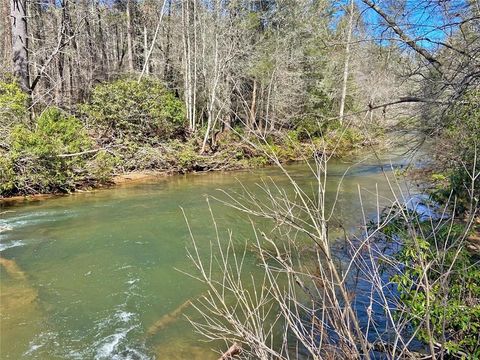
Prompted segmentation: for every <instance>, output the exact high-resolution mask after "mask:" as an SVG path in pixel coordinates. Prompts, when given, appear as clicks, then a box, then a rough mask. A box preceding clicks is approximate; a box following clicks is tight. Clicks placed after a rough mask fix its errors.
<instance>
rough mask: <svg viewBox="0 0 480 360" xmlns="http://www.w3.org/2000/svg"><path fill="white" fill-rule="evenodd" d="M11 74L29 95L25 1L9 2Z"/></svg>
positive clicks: (13, 0)
mask: <svg viewBox="0 0 480 360" xmlns="http://www.w3.org/2000/svg"><path fill="white" fill-rule="evenodd" d="M10 11H11V21H12V57H13V74H14V75H15V77H16V78H17V79H18V82H19V84H20V87H21V88H22V90H23V91H25V92H26V93H28V94H30V76H29V72H28V51H27V48H28V36H27V35H28V34H27V7H26V1H25V0H10Z"/></svg>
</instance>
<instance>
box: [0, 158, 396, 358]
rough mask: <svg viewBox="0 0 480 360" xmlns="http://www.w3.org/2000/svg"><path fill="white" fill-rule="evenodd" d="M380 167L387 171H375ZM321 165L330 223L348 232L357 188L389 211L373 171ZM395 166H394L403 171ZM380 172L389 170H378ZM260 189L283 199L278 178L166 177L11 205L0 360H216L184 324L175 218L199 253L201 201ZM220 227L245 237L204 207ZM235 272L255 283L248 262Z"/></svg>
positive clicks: (302, 178)
mask: <svg viewBox="0 0 480 360" xmlns="http://www.w3.org/2000/svg"><path fill="white" fill-rule="evenodd" d="M385 164H388V161H385ZM350 165H352V164H349V163H342V162H332V163H331V164H330V168H329V178H328V182H329V183H328V186H329V189H330V192H329V194H328V195H329V199H330V204H331V203H332V202H333V199H334V198H335V193H336V191H337V187H338V190H339V193H340V197H339V199H338V205H337V206H338V209H337V210H336V212H335V222H337V223H341V224H343V225H344V227H345V228H346V229H347V230H349V231H356V228H355V225H356V224H357V223H358V222H359V221H360V220H361V212H360V208H359V206H360V205H359V201H358V186H359V187H360V189H362V192H363V195H362V197H363V201H364V205H365V206H366V210H367V214H368V215H370V216H373V215H374V214H375V209H376V206H377V200H376V196H375V195H376V194H379V195H381V196H382V198H380V205H384V204H388V201H389V200H388V199H391V198H392V196H391V191H390V185H389V184H388V183H387V181H386V180H385V177H384V175H383V170H382V167H381V166H379V165H377V164H376V163H375V162H373V161H364V162H363V163H361V164H360V165H357V166H353V167H352V168H351V169H350V171H349V172H348V173H347V175H346V176H345V178H344V180H343V182H342V183H341V184H340V185H339V181H340V179H341V178H342V177H343V175H344V172H345V171H346V169H347V168H348V167H349V166H350ZM396 165H403V163H402V161H401V160H400V161H398V159H397V162H396ZM386 168H387V172H389V168H390V167H389V166H386ZM288 169H289V171H290V173H291V174H292V176H293V177H294V178H296V179H298V181H299V182H300V183H301V184H302V186H304V188H305V189H311V188H314V187H315V186H314V177H313V176H312V174H310V173H309V171H308V167H307V166H306V165H304V164H296V165H291V166H289V167H288ZM261 177H270V178H271V179H273V180H274V181H275V182H277V184H279V185H280V186H285V187H288V183H287V182H286V180H285V178H284V176H283V175H282V174H281V172H280V171H279V170H278V169H274V168H268V169H263V170H257V171H248V172H238V173H210V174H201V175H186V176H175V177H170V178H165V179H161V180H158V181H156V182H147V183H139V184H136V185H130V186H127V187H118V188H115V189H111V190H105V191H97V192H92V193H83V194H75V195H72V196H67V197H59V198H55V199H49V200H47V201H43V202H35V203H30V204H17V205H14V206H11V207H9V208H8V210H9V212H6V213H5V212H4V213H3V214H2V215H0V228H1V229H2V230H3V231H2V232H0V251H1V258H0V259H1V260H0V265H1V266H0V268H1V271H2V273H1V303H0V310H1V314H0V316H1V329H0V330H1V334H2V336H1V344H0V345H1V357H2V359H152V358H157V359H210V358H211V359H215V358H217V357H218V356H216V354H215V353H214V352H213V351H212V350H210V348H211V347H212V346H213V345H212V344H208V343H202V342H198V336H197V335H196V334H194V333H193V331H192V329H191V326H190V325H189V324H188V322H187V321H186V320H185V318H184V316H183V315H184V313H190V314H194V312H193V310H192V309H191V307H190V306H188V304H189V300H190V299H195V298H198V297H199V296H200V294H202V292H203V291H204V289H203V288H202V286H201V284H199V283H198V282H196V281H195V280H193V279H191V278H189V277H187V276H185V275H184V274H182V273H180V272H179V271H176V270H175V269H182V270H186V271H188V270H189V269H190V264H189V263H188V261H187V258H186V252H185V247H186V246H188V243H189V240H188V239H189V237H188V232H187V228H186V226H185V222H184V219H183V216H182V213H181V210H180V207H182V208H183V209H184V210H185V212H186V215H187V216H188V218H189V219H190V222H191V226H192V228H193V231H194V233H195V234H196V237H197V241H198V242H199V244H200V247H201V248H202V246H203V250H207V248H208V246H207V245H208V240H209V239H210V238H211V236H212V234H213V228H212V226H211V219H210V215H209V212H208V209H207V206H206V203H205V196H204V195H205V194H211V195H217V196H221V195H220V194H219V193H218V192H217V191H216V189H218V188H222V189H225V190H235V189H236V190H240V189H241V186H240V183H242V184H243V185H246V186H247V187H250V188H251V189H252V190H253V189H255V188H256V187H255V183H256V182H258V181H259V180H260V178H261ZM213 211H214V213H215V214H216V216H217V221H218V223H219V224H224V226H226V227H228V228H231V229H233V230H234V234H235V235H236V237H237V238H239V239H248V238H249V237H250V236H251V228H250V226H249V225H248V223H246V222H245V221H244V219H243V218H242V217H241V216H239V214H238V213H237V212H235V211H234V210H233V209H226V208H225V207H220V205H218V204H217V205H215V204H214V205H213ZM248 256H251V258H250V259H246V269H245V270H246V271H249V272H258V271H259V270H258V267H256V266H255V258H254V255H253V254H250V255H248Z"/></svg>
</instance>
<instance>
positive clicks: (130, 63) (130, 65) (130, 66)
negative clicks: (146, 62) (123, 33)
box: [127, 0, 134, 72]
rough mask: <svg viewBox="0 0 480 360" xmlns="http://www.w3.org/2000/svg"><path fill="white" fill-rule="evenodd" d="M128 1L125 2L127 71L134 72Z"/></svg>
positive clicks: (130, 16)
mask: <svg viewBox="0 0 480 360" xmlns="http://www.w3.org/2000/svg"><path fill="white" fill-rule="evenodd" d="M130 1H131V0H127V57H128V70H129V71H132V72H133V70H134V67H133V43H132V41H133V40H132V37H133V28H132V14H131V9H130Z"/></svg>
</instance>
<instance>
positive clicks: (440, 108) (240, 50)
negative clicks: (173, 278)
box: [0, 0, 480, 359]
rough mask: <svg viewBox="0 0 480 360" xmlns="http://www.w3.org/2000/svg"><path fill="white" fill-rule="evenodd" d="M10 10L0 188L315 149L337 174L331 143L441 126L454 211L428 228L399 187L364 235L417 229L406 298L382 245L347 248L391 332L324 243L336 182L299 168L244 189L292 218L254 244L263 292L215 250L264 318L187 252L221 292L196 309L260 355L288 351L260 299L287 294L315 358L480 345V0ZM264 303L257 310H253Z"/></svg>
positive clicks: (38, 5)
mask: <svg viewBox="0 0 480 360" xmlns="http://www.w3.org/2000/svg"><path fill="white" fill-rule="evenodd" d="M1 11H2V17H1V19H2V20H1V28H0V30H1V37H0V39H1V41H0V49H1V56H0V63H1V72H0V196H2V197H8V196H13V195H28V194H36V193H57V192H60V193H68V192H72V191H75V190H77V189H80V188H89V187H96V186H99V185H101V184H108V183H110V181H111V180H112V177H113V176H114V175H118V174H124V173H129V172H133V171H145V170H154V171H162V172H168V173H185V172H190V171H210V170H227V169H240V168H248V167H258V166H264V165H268V164H277V165H281V164H282V163H284V162H288V161H293V160H300V159H301V160H312V159H314V160H315V161H316V162H317V165H318V166H317V169H318V171H319V173H322V174H324V173H325V179H326V167H327V165H326V164H327V157H329V156H342V155H345V154H347V153H350V152H352V151H355V150H358V149H360V148H365V147H368V148H369V149H370V150H371V149H378V148H380V147H381V146H382V145H385V144H388V145H389V146H400V145H406V146H408V147H409V148H410V149H418V148H419V147H420V146H421V145H422V144H424V143H427V144H428V145H429V146H430V151H431V154H432V161H431V162H430V163H429V166H428V170H426V171H425V174H423V175H424V177H426V178H427V180H426V182H427V183H428V194H429V199H430V200H432V201H433V200H434V201H435V202H436V204H437V205H438V206H445V207H446V208H447V207H448V206H449V204H451V203H453V208H449V210H448V211H447V210H445V213H448V214H449V216H450V217H449V219H451V224H450V223H447V222H445V223H442V221H443V220H444V219H446V217H445V218H443V217H440V220H439V221H440V223H439V224H441V225H438V226H433V225H432V223H433V221H432V223H431V221H430V220H428V221H425V220H424V219H423V218H422V217H421V216H419V215H418V214H415V215H412V214H411V213H409V209H408V208H402V206H403V205H404V204H395V206H392V208H391V209H389V211H384V212H382V214H386V215H385V218H382V219H380V215H379V217H378V224H377V227H375V226H373V225H371V224H369V225H368V226H367V224H366V223H365V224H364V227H365V229H366V230H365V232H366V235H365V237H366V238H367V239H369V240H370V239H377V238H376V237H375V236H378V234H382V236H383V237H382V240H385V239H387V240H389V241H397V240H398V239H399V238H401V239H406V240H405V242H404V243H402V249H401V250H399V252H398V253H397V254H396V255H395V257H392V259H394V260H395V261H396V262H395V266H397V267H396V268H395V266H393V265H392V268H395V270H396V271H398V272H399V273H396V274H394V275H392V276H389V277H388V279H389V280H388V283H389V285H391V284H394V285H395V286H396V289H397V290H396V291H397V292H398V297H396V299H397V300H398V303H396V306H398V307H397V308H395V309H393V308H391V307H389V306H390V305H391V303H390V300H389V299H387V298H386V294H385V292H384V291H385V288H386V285H385V287H384V286H383V285H384V284H383V283H382V281H383V279H385V277H384V273H381V269H378V268H377V267H376V259H377V258H378V257H380V256H379V255H378V253H375V251H372V250H371V249H369V251H370V253H368V254H367V255H368V256H370V261H371V262H370V263H368V261H365V262H362V261H363V260H364V259H362V261H360V260H358V259H357V258H356V256H359V254H362V252H363V250H364V247H363V245H361V246H359V248H358V249H356V250H358V251H353V252H352V253H354V254H355V255H352V256H353V258H354V260H352V264H353V263H355V266H357V269H359V270H358V271H359V272H363V273H365V274H372V275H371V276H372V277H371V278H369V281H370V282H371V283H372V284H375V285H377V286H378V288H375V291H378V294H377V295H378V296H379V297H380V298H381V299H382V301H384V303H382V306H384V309H383V310H385V313H386V314H387V315H386V316H387V317H389V320H390V321H391V322H392V326H393V327H394V330H395V336H396V337H395V341H394V345H395V346H394V345H392V343H391V342H389V341H387V340H385V339H380V340H379V339H376V340H372V339H371V338H370V337H369V334H368V330H367V333H365V331H364V329H363V328H362V327H361V326H360V325H359V323H358V322H357V321H356V320H357V319H356V317H355V314H354V310H353V305H352V306H350V305H351V297H350V294H349V293H348V289H347V286H348V284H347V282H348V281H347V280H348V279H347V276H346V275H344V274H343V273H341V271H340V270H338V269H337V263H336V262H335V261H336V260H335V259H333V258H332V257H331V254H330V251H331V249H330V243H329V241H328V226H327V225H326V222H327V220H326V219H325V218H324V217H325V208H324V207H322V206H324V205H325V204H321V199H322V196H324V194H325V190H324V189H323V190H322V186H319V189H320V190H318V191H319V193H318V194H317V196H318V199H317V198H315V197H314V199H313V200H312V199H307V200H305V199H304V196H306V195H305V193H303V192H302V191H300V190H299V189H298V187H296V186H294V188H295V195H296V197H295V200H291V199H288V198H286V199H284V200H285V203H282V201H279V200H278V198H277V197H275V196H273V195H271V193H270V192H268V191H267V194H268V195H269V196H271V198H269V201H271V203H270V204H269V205H268V206H267V205H265V204H263V203H260V202H259V201H258V199H255V197H254V196H252V197H251V198H250V199H248V196H247V199H248V201H246V202H244V203H242V201H239V202H238V203H235V207H236V208H240V209H241V210H242V211H244V212H246V213H247V214H249V215H250V216H252V217H255V216H259V217H263V218H266V219H269V220H271V219H274V221H279V220H278V219H282V220H281V223H282V224H281V225H279V226H278V229H277V230H278V231H280V232H281V236H279V238H280V239H282V240H278V241H277V240H272V239H269V238H268V236H266V235H265V234H262V237H263V239H264V240H262V241H265V242H266V243H267V246H266V247H265V246H264V245H265V243H261V242H260V241H259V240H258V239H257V241H258V243H257V244H256V245H255V244H254V247H258V248H257V249H256V251H257V252H258V254H259V256H258V257H259V259H261V261H260V263H261V265H262V266H264V267H265V274H266V277H267V278H268V280H269V281H270V282H268V281H267V280H265V283H268V284H267V285H265V286H267V287H268V289H269V291H267V293H268V294H263V293H262V294H261V296H265V298H263V297H261V298H260V299H257V300H258V302H259V303H255V302H254V301H253V300H252V299H251V298H249V296H248V294H246V293H245V291H244V290H245V289H244V288H242V286H240V285H239V283H237V282H236V281H234V280H232V279H237V276H238V277H239V276H240V275H239V274H237V273H236V272H239V271H240V270H239V269H233V270H232V269H230V270H229V271H230V272H231V273H229V271H224V270H225V269H226V268H227V265H226V264H227V263H228V261H229V259H227V258H221V260H220V262H222V261H223V265H224V269H220V270H219V272H220V273H221V274H224V275H223V276H225V278H224V279H223V283H222V282H220V283H222V284H223V286H226V287H227V288H228V290H229V291H231V292H232V294H230V295H231V296H233V297H234V298H239V299H240V300H239V302H240V303H242V304H243V305H242V306H245V309H244V310H245V313H244V314H243V316H244V317H248V316H251V317H252V318H254V320H255V321H253V320H252V321H253V322H254V323H255V324H254V325H252V326H251V327H249V326H248V324H244V323H243V318H242V316H241V315H239V314H237V313H232V312H231V309H229V308H228V306H226V305H225V303H227V302H228V300H227V299H226V295H225V294H224V293H223V292H222V288H221V286H219V284H220V283H219V282H218V281H216V280H215V279H213V278H212V275H211V274H208V271H207V265H204V263H203V262H202V259H201V258H200V257H196V256H195V254H194V255H193V256H192V255H191V257H192V261H193V263H194V264H195V265H196V268H197V269H198V270H199V271H200V278H201V280H202V281H203V282H204V283H205V284H206V285H207V286H208V287H209V289H210V290H211V292H210V293H209V295H208V296H205V297H204V298H203V300H204V302H203V304H204V305H205V306H204V308H202V309H203V310H202V311H204V312H203V313H202V314H204V316H205V318H206V319H207V324H195V326H196V327H197V330H199V331H200V332H201V333H205V334H207V337H209V338H210V339H214V340H217V339H221V340H227V341H228V342H229V343H232V344H233V343H235V344H237V343H241V344H242V346H243V347H244V348H243V350H239V349H236V348H234V350H235V352H236V353H237V352H238V353H241V352H242V351H243V354H244V355H245V356H246V358H248V357H249V356H251V357H252V358H261V359H270V358H279V359H288V358H292V357H290V356H291V355H290V354H291V351H292V349H291V348H288V346H287V345H285V347H283V346H282V345H278V344H277V343H275V342H274V341H272V339H271V337H270V336H273V335H272V333H273V330H272V329H269V328H268V329H267V330H268V331H271V333H270V332H268V331H267V330H266V328H264V327H263V325H264V321H265V320H266V318H262V317H261V314H260V312H261V311H266V308H267V307H268V306H270V304H271V303H272V302H273V303H274V304H275V305H276V306H278V307H279V308H280V309H281V311H280V313H281V314H282V316H281V319H282V321H284V323H283V322H282V321H280V322H282V324H283V325H285V327H286V328H288V331H285V335H284V336H285V338H282V339H280V340H282V341H283V344H287V343H288V344H290V341H291V337H293V338H295V341H296V342H295V344H296V346H298V344H301V347H302V349H303V350H304V351H305V352H306V353H308V355H309V356H311V357H312V358H315V359H320V358H323V357H324V356H325V354H326V353H325V352H326V351H327V352H330V353H331V354H335V356H336V357H338V358H370V357H369V354H371V353H372V351H380V352H382V353H385V354H388V356H387V357H388V358H392V359H394V358H400V357H401V356H407V355H408V356H419V354H418V353H416V352H415V351H411V347H410V342H411V340H412V339H414V338H415V339H419V340H420V341H421V342H423V343H424V344H426V347H427V348H428V349H427V350H426V352H427V354H426V355H428V356H430V357H429V358H442V359H443V358H448V359H450V358H452V359H453V358H465V359H467V358H468V359H477V358H478V357H479V356H480V343H479V340H478V331H479V329H480V325H479V324H480V309H479V298H480V292H479V289H480V287H479V283H478V276H479V271H478V249H477V250H475V251H477V252H474V253H473V255H472V253H471V252H468V251H467V250H466V247H465V245H464V243H463V241H464V240H466V239H474V240H475V239H477V240H478V227H479V226H480V225H479V223H478V222H479V220H478V219H479V218H478V202H479V197H480V186H479V181H480V172H479V169H480V161H479V159H480V112H479V111H480V110H479V109H480V4H479V2H478V1H476V0H465V1H463V0H451V1H443V0H418V1H407V0H383V1H376V0H345V1H333V0H315V1H311V0H10V1H6V0H5V1H3V2H2V8H1ZM405 135H408V136H405ZM394 140H395V141H394ZM322 176H323V175H318V180H319V182H321V179H323V178H322ZM292 181H293V180H292ZM279 196H280V197H281V196H285V197H286V195H284V194H280V195H279ZM299 199H301V200H302V201H303V203H302V205H298V204H297V203H296V202H295V201H299ZM319 199H320V200H319ZM243 200H245V199H243ZM290 201H291V202H290ZM316 206H318V208H317V207H316ZM252 209H258V210H255V211H254V210H252ZM378 210H379V214H380V212H381V211H380V209H378ZM332 212H333V210H332ZM393 213H395V214H396V215H395V216H393V215H392V214H393ZM306 218H307V219H310V220H309V221H305V220H304V219H306ZM380 220H382V221H384V222H383V225H380V223H381V222H382V221H380ZM435 220H438V219H435ZM279 222H280V221H279ZM298 224H302V225H298ZM374 225H375V224H374ZM284 226H285V227H286V228H283V227H284ZM302 226H303V227H302ZM369 226H370V227H369ZM372 226H373V227H372ZM362 229H363V228H362ZM292 230H294V231H292ZM370 230H371V232H369V231H370ZM362 231H363V230H362ZM292 232H300V233H305V234H307V235H308V236H309V237H310V238H311V239H313V240H314V242H315V244H316V245H315V251H316V253H315V255H316V256H317V257H318V259H320V258H321V259H322V261H324V262H322V261H320V262H321V264H320V265H318V268H317V269H316V270H315V271H317V272H318V274H317V273H315V274H313V275H312V274H311V273H309V274H308V275H305V274H302V275H301V276H300V275H298V274H299V273H300V272H302V271H303V270H302V269H303V267H302V264H301V263H296V261H297V260H298V259H297V258H296V257H295V256H294V255H293V254H292V253H293V252H295V251H299V253H300V250H299V249H298V248H296V244H294V243H295V241H294V240H291V239H290V238H289V236H291V233H292ZM267 235H268V234H267ZM277 235H278V234H277ZM459 239H461V241H460V240H459ZM477 240H475V241H477ZM219 243H220V240H219ZM366 243H367V241H366V240H365V242H364V243H362V244H366ZM292 244H294V245H292ZM229 246H230V245H229ZM292 248H294V249H293V250H292ZM229 250H231V249H230V247H229ZM232 251H233V250H232ZM302 251H303V250H302ZM284 252H285V253H284ZM196 255H197V256H198V253H197V254H196ZM221 256H224V254H223V253H222V254H221ZM225 256H227V257H228V252H227V255H225ZM296 256H298V254H296ZM374 258H375V261H374V260H372V259H374ZM382 259H383V258H382ZM382 259H381V260H382ZM230 260H231V259H230ZM357 260H358V263H356V262H357ZM383 260H384V259H383ZM383 260H382V261H383ZM379 262H381V261H380V260H379ZM392 262H393V260H392ZM271 263H275V264H276V265H277V266H278V267H279V268H280V269H281V270H280V271H279V272H278V273H276V272H275V271H274V270H272V268H271V267H269V264H271ZM372 264H374V265H372ZM355 266H353V265H352V266H351V267H352V268H354V267H355ZM372 267H374V268H375V269H374V270H375V271H374V270H372ZM392 268H389V270H392ZM348 269H350V265H349V266H348ZM398 269H401V270H398ZM301 270H302V271H301ZM210 272H211V268H210ZM347 272H348V271H347ZM279 273H281V274H282V275H285V274H287V275H285V276H286V278H287V280H288V285H289V286H290V287H289V291H290V292H288V293H285V292H282V291H283V290H281V289H280V286H279V284H278V283H277V282H275V281H273V280H272V279H274V278H276V276H280V275H278V274H279ZM385 273H388V275H391V274H390V273H389V272H388V271H387V270H386V271H385ZM292 274H293V275H292ZM374 275H375V276H377V277H374ZM367 277H368V276H367ZM305 278H306V279H305ZM318 279H320V280H318ZM229 281H231V283H229ZM305 283H307V284H310V285H311V288H309V286H307V285H305ZM225 284H227V285H225ZM458 284H462V286H460V285H458ZM296 286H298V287H300V288H301V290H302V291H303V292H304V293H305V295H306V297H307V298H308V301H307V302H311V303H312V304H313V305H312V306H311V307H308V306H310V305H308V306H307V305H303V304H304V303H301V301H300V300H299V299H300V297H297V295H296V293H295V292H294V291H293V290H292V288H295V287H296ZM373 287H374V286H373V285H372V289H373ZM312 289H313V291H314V292H315V294H314V295H312V293H311V290H312ZM445 289H451V290H452V291H451V292H448V291H445ZM375 291H374V290H372V293H373V292H375ZM227 292H228V291H227ZM396 294H397V293H396ZM267 295H268V296H267ZM269 296H270V297H269ZM322 296H323V298H322V300H321V301H320V300H318V298H319V297H322ZM395 296H396V295H395ZM325 297H326V298H328V301H327V300H325ZM272 298H273V300H272ZM302 299H303V298H302ZM242 301H243V302H242ZM322 301H324V302H323V303H322ZM251 302H252V303H251ZM300 303H301V304H300ZM267 304H268V306H267ZM319 304H322V305H319ZM325 304H327V305H328V306H324V307H322V309H323V310H322V311H325V313H324V314H323V315H322V316H325V318H321V319H320V317H319V315H317V313H318V312H319V311H320V310H319V309H320V308H319V306H323V305H325ZM389 304H390V305H389ZM223 305H225V306H224V308H222V306H223ZM239 306H240V305H239ZM250 306H251V308H255V309H257V312H255V313H254V314H250V313H248V311H251V309H250ZM256 306H257V307H256ZM216 307H219V308H221V310H218V309H216ZM240 307H241V306H240ZM212 308H213V310H212ZM291 308H295V309H296V311H297V313H295V314H292V312H291ZM325 308H328V309H330V310H325ZM399 309H401V314H400V315H398V312H395V311H397V310H399ZM217 310H218V311H217ZM209 311H210V312H209ZM329 311H330V312H329ZM212 312H213V315H212ZM210 315H212V317H209V316H210ZM247 315H248V316H247ZM215 316H217V317H218V318H220V319H221V321H220V320H218V321H219V322H217V320H213V319H216V318H215ZM255 316H256V317H255ZM309 316H311V317H312V318H313V320H312V321H311V324H310V325H308V326H307V325H305V322H308V321H310V320H311V319H309V320H308V321H304V320H305V318H306V317H307V318H308V317H309ZM222 321H223V322H222ZM220 323H221V324H222V325H223V324H225V323H226V324H227V325H224V326H225V327H224V328H223V327H221V326H220V325H219V324H220ZM320 323H321V324H320ZM299 324H300V325H299ZM312 324H313V325H312ZM369 324H370V323H369ZM397 326H398V327H397ZM232 329H233V330H232ZM411 329H414V330H413V332H414V334H413V335H411V333H409V335H408V336H410V335H411V337H408V336H406V337H404V336H405V335H404V333H405V332H408V331H410V330H411ZM264 331H267V332H268V334H269V335H265V337H264V338H262V336H263V335H264ZM292 334H293V335H292ZM318 339H320V340H318ZM276 340H277V341H278V339H276ZM290 345H291V344H290ZM332 349H334V350H332ZM392 349H393V350H392ZM332 356H333V355H332ZM335 356H333V357H335Z"/></svg>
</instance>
